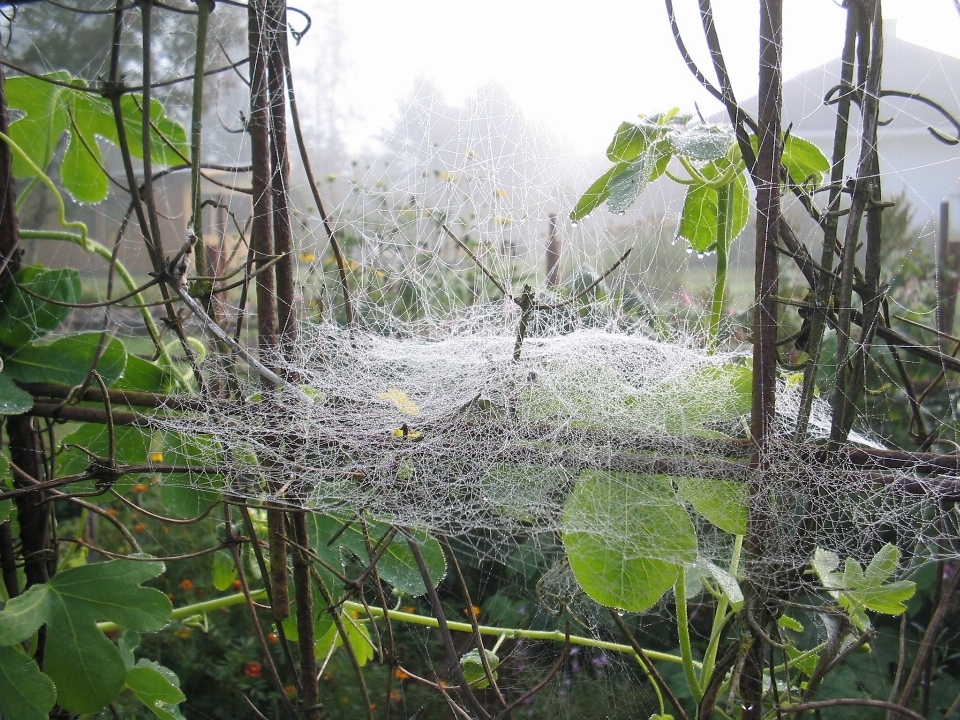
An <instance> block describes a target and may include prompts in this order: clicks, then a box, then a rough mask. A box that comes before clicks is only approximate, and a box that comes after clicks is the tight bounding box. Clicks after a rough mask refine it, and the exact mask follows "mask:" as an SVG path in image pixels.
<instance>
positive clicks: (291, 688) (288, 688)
mask: <svg viewBox="0 0 960 720" xmlns="http://www.w3.org/2000/svg"><path fill="white" fill-rule="evenodd" d="M283 691H284V692H285V693H286V694H287V695H296V694H297V686H296V685H284V686H283Z"/></svg>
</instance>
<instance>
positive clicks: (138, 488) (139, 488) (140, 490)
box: [133, 483, 150, 493]
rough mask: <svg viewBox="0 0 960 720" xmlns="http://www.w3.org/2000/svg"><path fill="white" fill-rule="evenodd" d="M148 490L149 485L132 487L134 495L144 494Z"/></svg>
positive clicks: (138, 484)
mask: <svg viewBox="0 0 960 720" xmlns="http://www.w3.org/2000/svg"><path fill="white" fill-rule="evenodd" d="M149 490H150V486H149V485H144V484H143V483H137V484H136V485H134V486H133V491H134V492H135V493H145V492H147V491H149Z"/></svg>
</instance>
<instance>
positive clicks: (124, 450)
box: [57, 423, 152, 493]
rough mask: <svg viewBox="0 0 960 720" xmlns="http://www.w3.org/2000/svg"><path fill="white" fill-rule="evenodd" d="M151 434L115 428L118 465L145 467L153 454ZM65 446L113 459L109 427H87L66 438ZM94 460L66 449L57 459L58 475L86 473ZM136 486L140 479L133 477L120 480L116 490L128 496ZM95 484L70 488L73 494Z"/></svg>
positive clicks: (82, 427) (87, 425)
mask: <svg viewBox="0 0 960 720" xmlns="http://www.w3.org/2000/svg"><path fill="white" fill-rule="evenodd" d="M151 435H152V433H151V431H149V430H147V429H146V428H139V427H125V426H116V427H114V428H113V444H114V454H115V457H114V459H115V460H116V462H117V464H118V465H143V464H145V463H146V462H147V452H148V451H149V450H150V436H151ZM63 444H64V445H65V446H66V445H79V446H81V447H84V448H86V449H87V450H89V451H90V452H92V453H94V454H95V455H99V456H100V457H102V458H108V457H109V456H110V435H109V433H108V431H107V426H106V425H100V424H99V423H86V424H84V425H81V426H80V427H78V428H77V429H76V430H74V431H73V432H72V433H70V434H69V435H67V436H66V437H65V438H63ZM91 462H92V458H91V457H90V456H89V455H87V454H86V453H85V452H83V451H82V450H80V449H78V448H66V449H65V450H64V451H63V452H62V453H61V454H60V455H58V456H57V475H78V474H80V473H82V472H83V471H84V470H86V468H87V466H88V465H89V464H90V463H91ZM136 483H137V476H136V475H133V474H130V475H124V476H123V477H122V478H120V479H119V480H118V481H117V483H116V485H114V489H115V490H117V491H118V492H121V493H123V492H126V491H127V490H129V489H130V487H131V486H133V485H135V484H136ZM93 485H94V481H93V480H90V481H84V482H82V483H75V484H74V485H72V486H71V491H72V492H89V491H92V490H93V489H94V488H93Z"/></svg>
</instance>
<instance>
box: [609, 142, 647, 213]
mask: <svg viewBox="0 0 960 720" xmlns="http://www.w3.org/2000/svg"><path fill="white" fill-rule="evenodd" d="M655 164H656V163H655V160H654V158H653V156H652V155H651V154H650V153H644V154H643V155H641V156H640V157H639V158H637V159H636V160H635V161H633V162H632V163H630V164H629V165H628V166H627V167H626V168H624V169H623V170H621V171H620V172H618V173H616V174H614V175H613V177H611V178H610V182H609V183H607V190H608V192H609V198H608V199H607V208H608V209H609V210H610V212H612V213H613V214H614V215H623V214H624V213H625V212H626V211H627V210H628V209H629V208H630V206H631V205H633V203H635V202H636V200H637V198H638V197H639V196H640V193H641V192H643V189H644V188H645V187H646V186H647V182H649V180H650V175H651V174H652V172H653V168H654V165H655Z"/></svg>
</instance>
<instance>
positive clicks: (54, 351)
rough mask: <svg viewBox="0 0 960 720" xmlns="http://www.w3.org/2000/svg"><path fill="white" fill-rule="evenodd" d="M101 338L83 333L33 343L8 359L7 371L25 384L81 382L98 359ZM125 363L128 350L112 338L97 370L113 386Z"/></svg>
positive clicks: (101, 356)
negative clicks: (46, 341)
mask: <svg viewBox="0 0 960 720" xmlns="http://www.w3.org/2000/svg"><path fill="white" fill-rule="evenodd" d="M101 337H102V335H101V333H84V334H82V335H71V336H69V337H65V338H61V339H60V340H55V341H54V342H52V343H45V344H38V343H31V344H30V345H27V346H26V347H23V348H21V349H20V350H18V351H17V353H16V354H15V355H12V356H10V357H9V358H7V360H6V368H5V371H6V372H9V373H10V376H11V377H12V378H13V379H14V380H17V381H19V382H22V383H56V384H57V385H70V386H73V385H79V384H80V383H82V382H83V381H84V380H85V379H86V377H87V373H88V372H89V371H90V368H91V367H93V365H94V361H96V358H97V349H98V348H99V347H100V338H101ZM126 364H127V351H126V350H125V349H124V347H123V343H122V342H120V341H119V340H117V339H116V338H113V339H112V340H110V341H109V342H108V343H106V347H104V348H103V352H102V353H101V355H100V360H99V361H98V362H97V363H96V369H97V372H98V373H100V376H101V377H102V378H103V380H104V382H105V383H106V384H107V385H112V384H113V383H114V381H115V380H116V379H117V378H119V377H120V376H121V375H122V374H123V369H124V367H125V366H126Z"/></svg>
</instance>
